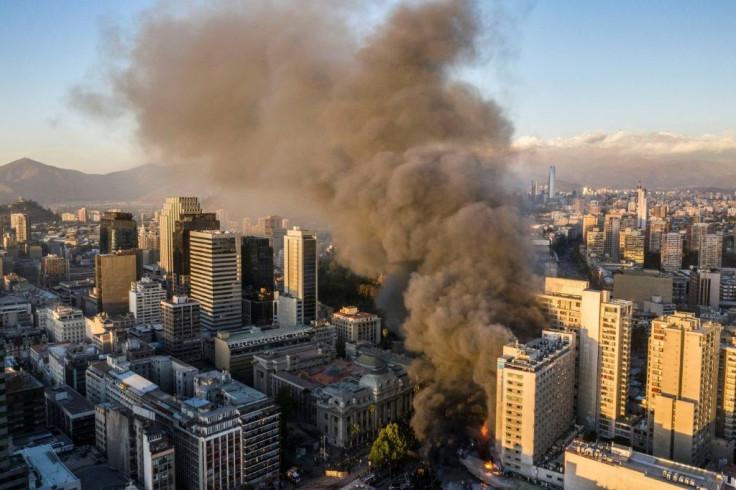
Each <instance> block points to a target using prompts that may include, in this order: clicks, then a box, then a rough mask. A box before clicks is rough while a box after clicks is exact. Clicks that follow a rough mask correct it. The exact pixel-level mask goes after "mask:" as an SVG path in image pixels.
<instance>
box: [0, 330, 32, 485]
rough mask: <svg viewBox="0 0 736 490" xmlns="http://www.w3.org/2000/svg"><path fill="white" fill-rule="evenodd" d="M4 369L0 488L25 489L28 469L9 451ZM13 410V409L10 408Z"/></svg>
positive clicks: (1, 354)
mask: <svg viewBox="0 0 736 490" xmlns="http://www.w3.org/2000/svg"><path fill="white" fill-rule="evenodd" d="M0 366H3V367H4V366H5V343H4V342H0ZM6 377H7V374H6V372H5V369H4V368H3V369H2V370H0V488H2V489H3V490H25V489H27V488H28V470H27V467H26V464H25V463H23V461H20V460H18V459H17V458H15V457H13V456H12V455H11V453H10V434H11V433H10V431H9V427H8V408H9V407H8V397H7V396H6ZM11 410H13V409H11Z"/></svg>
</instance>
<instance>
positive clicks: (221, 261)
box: [189, 231, 243, 331]
mask: <svg viewBox="0 0 736 490" xmlns="http://www.w3.org/2000/svg"><path fill="white" fill-rule="evenodd" d="M189 250H190V262H191V266H190V267H191V269H190V272H191V274H190V279H191V291H192V295H191V298H192V299H193V300H195V301H198V302H199V304H200V319H201V323H202V327H203V328H206V329H209V330H212V331H215V330H231V329H235V328H240V327H241V326H242V325H243V321H242V315H243V313H242V299H241V275H240V274H241V269H240V235H238V234H236V233H228V232H223V231H191V232H189Z"/></svg>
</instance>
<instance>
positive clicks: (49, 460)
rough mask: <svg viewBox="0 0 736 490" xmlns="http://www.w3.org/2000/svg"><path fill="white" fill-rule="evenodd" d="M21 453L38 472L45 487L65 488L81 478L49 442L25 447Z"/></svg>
mask: <svg viewBox="0 0 736 490" xmlns="http://www.w3.org/2000/svg"><path fill="white" fill-rule="evenodd" d="M21 454H22V455H23V459H25V460H26V463H28V465H29V466H32V467H33V468H35V470H36V472H38V474H39V476H40V477H41V482H42V485H43V488H64V486H65V485H66V484H68V483H73V482H76V481H78V480H79V479H78V478H77V477H76V476H74V474H73V473H72V472H71V471H69V468H67V467H66V466H64V463H62V462H61V461H60V460H59V457H58V456H57V455H56V453H55V452H54V450H53V448H52V447H51V446H50V445H48V444H46V445H43V446H36V447H29V448H27V449H23V450H22V451H21Z"/></svg>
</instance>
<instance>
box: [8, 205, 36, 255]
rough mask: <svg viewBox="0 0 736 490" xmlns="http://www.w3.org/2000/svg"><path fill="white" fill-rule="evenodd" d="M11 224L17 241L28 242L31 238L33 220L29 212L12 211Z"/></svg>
mask: <svg viewBox="0 0 736 490" xmlns="http://www.w3.org/2000/svg"><path fill="white" fill-rule="evenodd" d="M10 226H11V227H12V228H13V230H14V231H15V240H16V242H17V243H26V242H28V241H29V240H30V239H31V220H30V219H29V218H28V215H27V214H23V213H11V214H10ZM6 248H7V247H6Z"/></svg>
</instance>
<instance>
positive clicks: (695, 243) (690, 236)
mask: <svg viewBox="0 0 736 490" xmlns="http://www.w3.org/2000/svg"><path fill="white" fill-rule="evenodd" d="M711 228H712V225H711V224H710V223H693V224H691V225H690V226H689V227H688V230H687V249H688V250H691V251H693V252H697V251H698V250H700V237H702V236H703V235H708V234H709V233H711Z"/></svg>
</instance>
